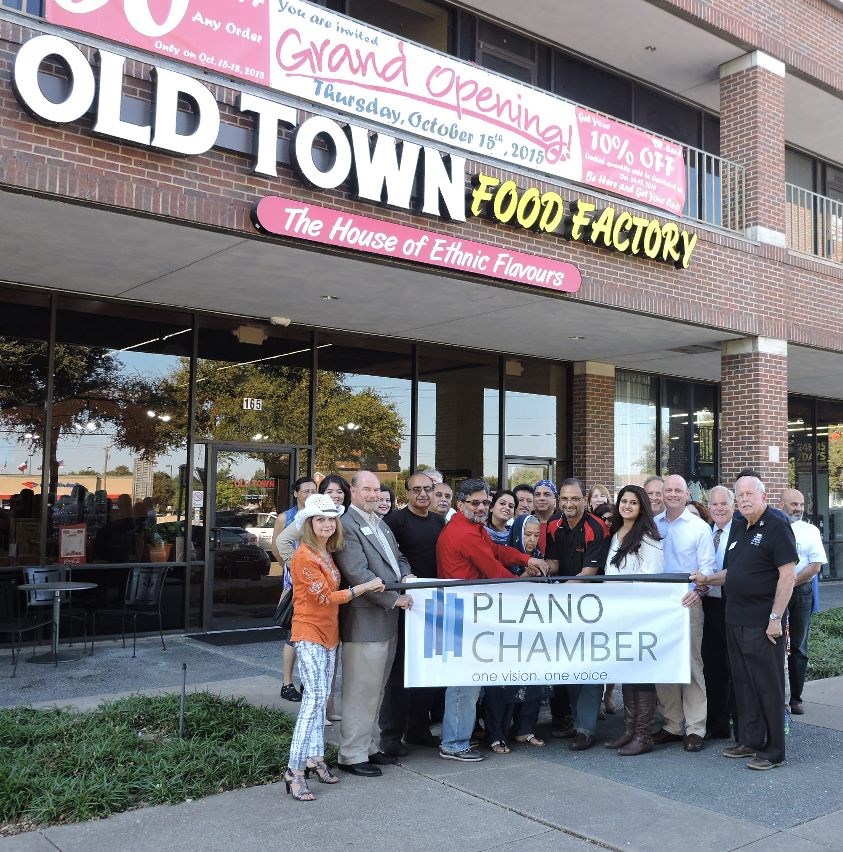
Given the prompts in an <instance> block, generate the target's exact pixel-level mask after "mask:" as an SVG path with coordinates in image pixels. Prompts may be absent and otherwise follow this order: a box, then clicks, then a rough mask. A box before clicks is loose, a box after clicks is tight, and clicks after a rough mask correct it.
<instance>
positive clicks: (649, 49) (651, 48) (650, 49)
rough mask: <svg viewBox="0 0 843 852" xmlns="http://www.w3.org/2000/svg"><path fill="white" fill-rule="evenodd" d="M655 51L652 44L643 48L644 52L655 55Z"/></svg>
mask: <svg viewBox="0 0 843 852" xmlns="http://www.w3.org/2000/svg"><path fill="white" fill-rule="evenodd" d="M656 49H657V48H656V46H655V45H654V44H648V45H646V46H645V47H644V50H646V51H648V52H649V53H655V52H656Z"/></svg>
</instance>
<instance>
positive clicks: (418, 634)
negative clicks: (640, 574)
mask: <svg viewBox="0 0 843 852" xmlns="http://www.w3.org/2000/svg"><path fill="white" fill-rule="evenodd" d="M687 589H688V587H687V584H684V583H633V582H608V583H599V584H596V583H588V584H586V583H564V584H555V583H554V584H544V583H542V584H539V583H529V582H512V583H498V584H493V585H476V586H475V585H465V586H452V587H448V586H446V587H444V588H443V587H440V588H435V589H429V588H428V589H426V588H418V589H411V590H410V594H412V597H413V607H412V609H410V610H409V611H407V614H406V620H405V641H406V645H405V656H404V683H405V685H406V686H470V685H483V686H490V685H495V686H524V685H534V686H554V685H559V684H562V685H574V686H575V685H577V684H582V683H690V678H691V670H690V658H691V652H690V616H689V613H688V610H687V609H686V608H685V607H683V606H682V596H683V595H684V594H685V593H686V592H687Z"/></svg>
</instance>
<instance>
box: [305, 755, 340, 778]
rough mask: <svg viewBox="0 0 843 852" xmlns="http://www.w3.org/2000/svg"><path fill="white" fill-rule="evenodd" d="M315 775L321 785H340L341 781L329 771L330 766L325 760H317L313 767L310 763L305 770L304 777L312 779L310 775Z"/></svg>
mask: <svg viewBox="0 0 843 852" xmlns="http://www.w3.org/2000/svg"><path fill="white" fill-rule="evenodd" d="M311 772H312V773H313V774H314V775H315V776H316V777H317V778H318V779H319V782H320V783H321V784H339V782H340V779H339V778H338V777H337V776H336V775H334V773H333V772H331V770H330V769H328V764H327V763H325V761H324V760H316V761H314V763H313V766H311V765H310V764H309V763H308V764H307V766H305V768H304V777H305V778H310V773H311Z"/></svg>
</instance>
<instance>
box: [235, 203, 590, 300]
mask: <svg viewBox="0 0 843 852" xmlns="http://www.w3.org/2000/svg"><path fill="white" fill-rule="evenodd" d="M252 219H253V221H254V223H255V226H256V227H257V228H260V229H261V230H263V231H266V232H268V233H270V234H277V235H279V236H284V237H297V238H298V239H302V240H308V241H310V242H315V243H322V244H323V245H331V246H337V247H339V248H345V249H351V250H352V251H362V252H366V253H368V254H376V255H380V256H382V257H392V258H395V259H396V260H411V261H416V262H418V263H425V264H429V265H430V266H438V267H442V268H444V269H455V270H460V271H462V272H470V273H474V274H477V275H483V276H485V277H487V278H496V279H499V280H502V281H512V282H515V283H517V284H527V285H531V286H534V287H543V288H545V289H548V290H557V291H559V292H564V293H575V292H576V291H577V290H579V288H580V283H581V282H580V273H579V270H578V269H577V267H576V266H574V265H573V264H571V263H563V262H562V261H558V260H552V259H550V258H545V257H539V256H538V255H533V254H525V253H523V252H518V251H513V250H511V249H508V248H503V247H498V246H492V245H488V244H486V243H475V242H472V241H470V240H464V239H462V238H460V237H456V236H453V235H450V236H449V235H446V234H438V233H434V232H432V231H424V230H421V229H420V228H411V227H408V226H406V225H398V224H396V223H394V222H385V221H382V220H380V219H370V218H369V217H367V216H358V215H357V214H353V213H345V212H343V211H341V210H333V209H331V208H329V207H317V206H316V205H315V204H307V203H305V202H302V201H296V200H294V199H291V198H281V197H279V196H269V197H267V198H264V199H263V200H261V201H260V202H259V203H258V204H257V205H256V206H255V209H254V211H253V214H252Z"/></svg>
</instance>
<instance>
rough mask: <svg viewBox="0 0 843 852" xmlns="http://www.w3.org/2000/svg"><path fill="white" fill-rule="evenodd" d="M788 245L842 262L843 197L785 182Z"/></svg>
mask: <svg viewBox="0 0 843 852" xmlns="http://www.w3.org/2000/svg"><path fill="white" fill-rule="evenodd" d="M785 216H786V222H785V231H786V234H787V245H788V248H791V249H793V250H794V251H800V252H804V253H805V254H814V255H817V257H824V258H826V259H827V260H833V261H836V262H837V263H843V201H835V200H834V199H833V198H828V197H827V196H825V195H818V194H817V193H816V192H811V191H810V190H809V189H803V188H802V187H801V186H796V185H795V184H792V183H786V184H785Z"/></svg>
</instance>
